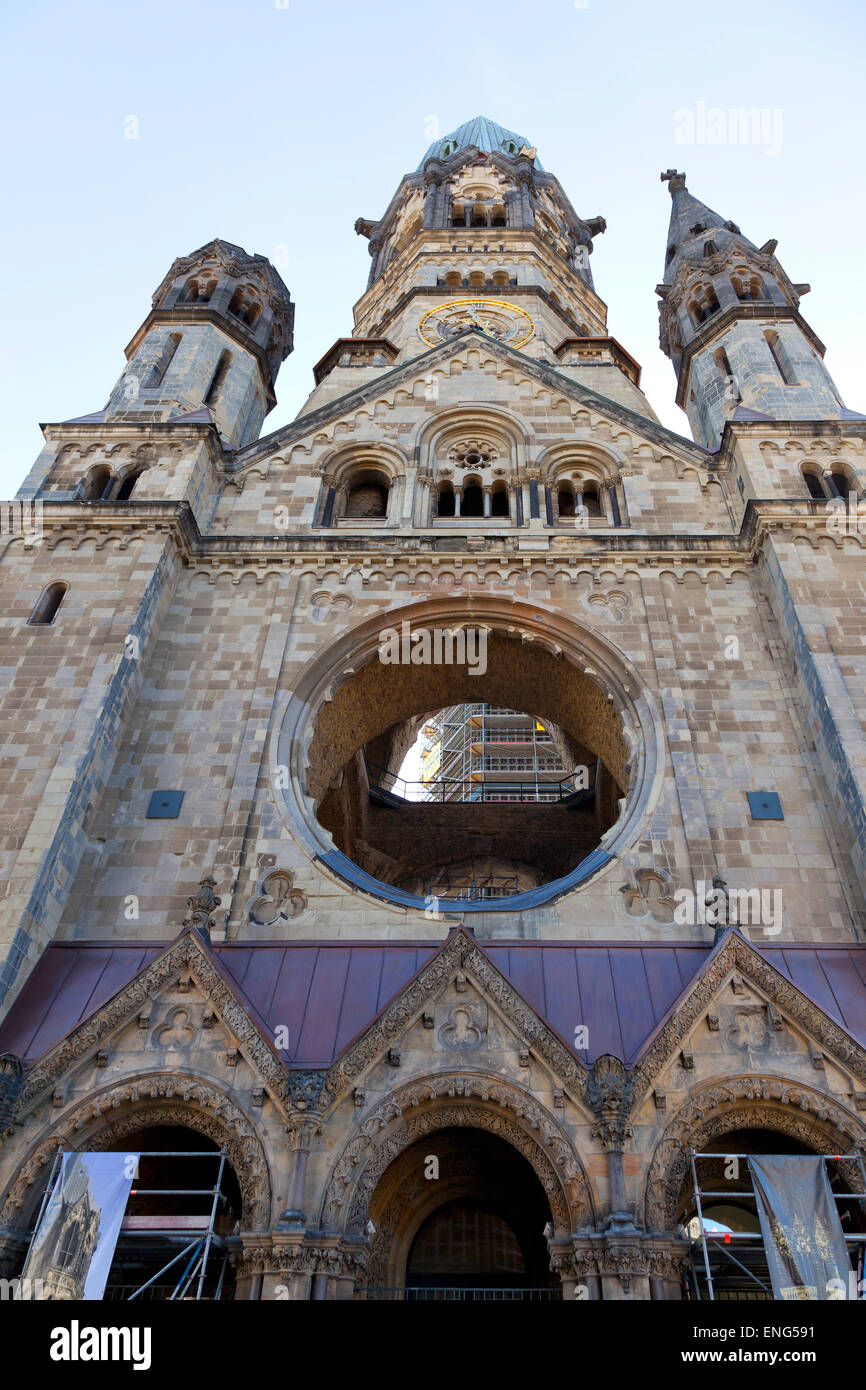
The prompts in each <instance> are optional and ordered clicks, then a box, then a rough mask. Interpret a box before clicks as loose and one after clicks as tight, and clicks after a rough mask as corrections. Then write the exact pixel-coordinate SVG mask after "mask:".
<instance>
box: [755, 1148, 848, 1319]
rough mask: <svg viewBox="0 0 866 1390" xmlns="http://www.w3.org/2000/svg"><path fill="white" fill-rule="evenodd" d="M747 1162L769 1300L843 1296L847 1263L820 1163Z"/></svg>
mask: <svg viewBox="0 0 866 1390" xmlns="http://www.w3.org/2000/svg"><path fill="white" fill-rule="evenodd" d="M749 1163H750V1165H751V1170H752V1179H753V1182H754V1185H755V1195H756V1197H757V1199H758V1217H759V1219H760V1222H761V1234H762V1235H763V1237H764V1249H765V1250H766V1253H767V1264H768V1265H769V1268H770V1280H771V1282H772V1285H773V1293H774V1295H775V1297H776V1298H780V1299H839V1298H847V1296H848V1284H849V1279H848V1275H849V1273H850V1270H851V1261H850V1260H849V1258H848V1248H847V1246H846V1244H845V1237H844V1235H843V1233H842V1226H841V1224H840V1221H839V1212H838V1209H837V1207H836V1202H835V1200H834V1198H833V1194H832V1192H831V1190H830V1183H829V1180H828V1178H827V1170H826V1167H825V1165H824V1161H823V1159H821V1158H813V1157H811V1156H810V1155H805V1156H801V1155H799V1154H782V1155H776V1154H761V1155H760V1156H759V1157H754V1156H753V1157H751V1158H750V1159H749Z"/></svg>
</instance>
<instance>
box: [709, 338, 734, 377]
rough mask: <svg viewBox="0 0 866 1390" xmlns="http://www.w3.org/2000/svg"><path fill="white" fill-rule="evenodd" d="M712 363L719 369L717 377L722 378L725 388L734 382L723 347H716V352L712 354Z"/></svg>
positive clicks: (731, 369)
mask: <svg viewBox="0 0 866 1390" xmlns="http://www.w3.org/2000/svg"><path fill="white" fill-rule="evenodd" d="M713 361H714V363H716V367H717V368H719V375H720V377H721V378H723V381H724V384H726V386H728V385H731V382H733V381H734V373H733V368H731V364H730V361H728V354H727V353H726V350H724V347H717V349H716V352H714V353H713Z"/></svg>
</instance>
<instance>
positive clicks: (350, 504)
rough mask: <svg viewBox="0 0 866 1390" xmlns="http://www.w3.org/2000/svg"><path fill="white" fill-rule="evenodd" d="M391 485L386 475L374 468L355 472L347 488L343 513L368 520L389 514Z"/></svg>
mask: <svg viewBox="0 0 866 1390" xmlns="http://www.w3.org/2000/svg"><path fill="white" fill-rule="evenodd" d="M389 487H390V484H389V481H388V478H387V477H386V475H385V474H384V473H379V472H378V471H376V470H374V469H362V470H360V471H359V472H357V473H353V474H352V477H351V478H350V480H349V483H348V485H347V489H346V510H345V512H344V513H343V515H344V516H347V517H355V518H357V519H367V520H373V519H375V518H377V517H385V516H387V515H388V492H389Z"/></svg>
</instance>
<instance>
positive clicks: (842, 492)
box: [830, 468, 854, 497]
mask: <svg viewBox="0 0 866 1390" xmlns="http://www.w3.org/2000/svg"><path fill="white" fill-rule="evenodd" d="M830 477H831V478H832V479H833V482H834V483H835V484H836V491H837V492H838V494H839V496H840V497H847V496H848V494H849V492H854V488H853V487H852V486H851V482H850V479H849V478H848V474H847V473H846V472H845V471H844V469H842V468H833V469H831V470H830Z"/></svg>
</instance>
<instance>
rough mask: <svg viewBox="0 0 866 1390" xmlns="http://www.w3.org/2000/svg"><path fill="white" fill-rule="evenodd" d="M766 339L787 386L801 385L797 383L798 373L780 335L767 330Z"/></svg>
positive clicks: (765, 332)
mask: <svg viewBox="0 0 866 1390" xmlns="http://www.w3.org/2000/svg"><path fill="white" fill-rule="evenodd" d="M764 337H765V339H766V341H767V347H768V348H769V349H770V354H771V356H772V358H773V361H774V362H775V364H776V367H777V369H778V372H779V376H780V377H781V378H782V380H783V381H784V383H785V385H786V386H797V385H798V384H799V383H798V381H797V373H796V371H795V370H794V364H793V363H792V361H791V359H790V357H789V356H788V353H787V351H786V349H785V347H784V344H783V343H782V340H781V338H780V337H779V335H778V333H774V332H773V331H772V329H766V330H765V331H764Z"/></svg>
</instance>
